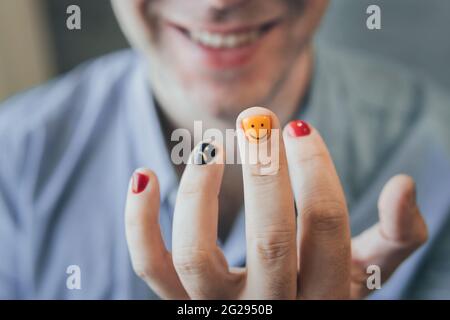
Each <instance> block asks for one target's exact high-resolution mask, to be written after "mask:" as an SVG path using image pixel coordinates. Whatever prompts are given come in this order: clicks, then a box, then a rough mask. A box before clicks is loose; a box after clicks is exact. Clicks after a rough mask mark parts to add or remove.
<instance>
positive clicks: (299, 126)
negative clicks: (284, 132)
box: [288, 120, 311, 138]
mask: <svg viewBox="0 0 450 320" xmlns="http://www.w3.org/2000/svg"><path fill="white" fill-rule="evenodd" d="M288 133H289V135H290V136H291V137H296V138H297V137H304V136H307V135H309V134H310V133H311V128H310V127H309V125H308V123H306V122H305V121H302V120H295V121H292V122H291V123H289V125H288Z"/></svg>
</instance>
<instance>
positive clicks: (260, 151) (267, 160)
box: [236, 107, 297, 299]
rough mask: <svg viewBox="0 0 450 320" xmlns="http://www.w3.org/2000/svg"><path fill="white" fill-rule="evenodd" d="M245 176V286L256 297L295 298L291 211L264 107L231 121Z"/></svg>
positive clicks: (275, 130) (271, 120) (277, 138)
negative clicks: (236, 135) (233, 121)
mask: <svg viewBox="0 0 450 320" xmlns="http://www.w3.org/2000/svg"><path fill="white" fill-rule="evenodd" d="M236 127H237V132H238V141H239V148H240V153H241V161H242V172H243V179H244V198H245V219H246V236H247V269H248V270H247V273H248V274H247V288H248V289H247V290H248V294H249V296H252V297H255V296H257V297H258V298H264V297H267V298H269V297H272V298H273V297H275V298H280V299H289V298H295V295H296V292H297V283H296V282H297V280H296V279H297V262H296V261H297V253H296V235H295V234H296V227H295V209H294V199H293V195H292V190H291V185H290V181H289V174H288V168H287V161H286V155H285V150H284V144H283V140H282V137H281V134H280V125H279V120H278V118H277V117H276V115H275V114H274V113H273V112H271V111H270V110H268V109H265V108H260V107H254V108H250V109H247V110H245V111H244V112H242V113H241V114H240V115H239V117H238V119H237V123H236Z"/></svg>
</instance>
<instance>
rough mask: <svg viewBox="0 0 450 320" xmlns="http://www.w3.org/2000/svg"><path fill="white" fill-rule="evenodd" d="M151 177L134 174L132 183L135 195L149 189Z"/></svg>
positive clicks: (138, 173)
mask: <svg viewBox="0 0 450 320" xmlns="http://www.w3.org/2000/svg"><path fill="white" fill-rule="evenodd" d="M149 180H150V179H149V177H148V176H146V175H145V174H143V173H140V172H135V173H134V174H133V181H132V183H131V184H132V190H133V193H136V194H138V193H141V192H142V191H144V190H145V188H146V187H147V184H148V181H149Z"/></svg>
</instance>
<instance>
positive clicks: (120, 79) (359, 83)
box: [0, 45, 450, 299]
mask: <svg viewBox="0 0 450 320" xmlns="http://www.w3.org/2000/svg"><path fill="white" fill-rule="evenodd" d="M145 70H148V69H147V66H146V62H145V59H144V58H143V57H141V56H140V55H139V54H138V53H136V52H134V51H132V50H126V51H121V52H118V53H114V54H110V55H108V56H105V57H102V58H99V59H96V60H94V61H91V62H88V63H86V64H83V65H82V66H80V67H78V68H76V69H75V70H74V71H72V72H70V73H68V74H66V75H64V76H62V77H59V78H58V79H56V80H54V81H52V82H50V83H48V84H45V85H43V86H40V87H37V88H35V89H32V90H30V91H28V92H26V93H23V94H21V95H19V96H16V97H14V98H12V99H10V100H8V101H6V102H4V103H3V104H2V106H1V107H0V257H1V259H0V298H23V299H54V298H57V299H147V298H149V299H151V298H157V296H156V295H155V294H154V293H152V291H151V290H150V289H149V288H148V287H147V286H146V284H145V283H144V282H143V281H142V280H140V279H139V278H138V277H137V276H136V275H135V274H134V272H133V270H132V266H131V262H130V258H129V252H128V249H127V245H126V240H125V232H124V206H125V200H126V193H127V186H128V183H129V178H130V176H131V174H132V173H133V171H134V170H135V169H136V168H138V167H148V168H151V169H152V170H154V171H155V172H156V174H157V175H158V177H159V180H160V185H161V186H160V187H161V213H160V217H161V218H160V220H161V229H162V233H163V237H164V240H165V242H166V245H167V247H168V249H169V250H170V247H171V225H172V214H173V208H174V199H175V196H176V192H177V185H178V179H177V175H176V174H175V171H174V169H173V167H172V164H171V160H170V156H169V152H168V150H167V147H166V141H165V138H164V135H163V134H162V128H161V124H160V122H159V119H158V113H157V110H156V109H155V105H154V103H153V98H152V93H151V88H150V85H149V84H148V82H147V80H146V79H147V77H146V74H145ZM449 102H450V99H449V97H448V96H447V95H446V93H445V92H444V90H442V89H439V88H438V86H437V85H434V84H433V83H432V82H431V81H429V80H427V79H426V78H425V77H417V76H415V74H414V73H412V72H410V71H408V70H406V69H404V68H401V67H398V66H396V65H394V64H391V63H388V62H386V61H380V60H377V59H373V58H368V57H366V56H365V55H363V54H360V53H353V52H349V51H347V50H343V49H336V48H332V47H329V46H326V45H318V46H317V50H316V59H315V65H314V77H313V80H312V82H311V85H310V91H309V100H308V106H307V107H306V108H301V109H300V110H299V114H298V115H297V116H299V117H300V116H301V117H302V118H303V119H305V120H307V121H309V122H310V123H312V124H313V125H314V126H315V127H316V128H318V130H319V131H320V132H321V134H322V136H323V137H324V140H325V142H326V143H327V145H328V147H329V150H330V153H331V155H332V157H333V159H334V162H335V165H336V168H337V171H338V174H339V176H340V178H341V181H342V185H343V188H344V190H345V193H346V197H347V201H348V206H349V211H350V219H351V229H352V233H353V235H357V234H359V233H360V232H362V231H363V230H365V229H366V228H369V227H370V226H371V225H373V224H374V223H376V222H377V220H378V213H377V209H376V202H377V198H378V196H379V194H380V191H381V189H382V187H383V185H384V184H385V183H386V182H387V180H388V179H389V178H390V177H391V176H393V175H395V174H397V173H406V174H409V175H411V176H413V177H414V178H415V180H416V182H417V188H418V202H419V205H420V208H421V210H422V212H423V214H424V217H425V219H426V221H427V224H428V226H429V231H430V239H429V241H428V243H427V244H426V245H425V246H423V247H422V248H421V249H420V250H418V251H417V252H416V253H415V254H414V255H413V256H412V257H410V258H409V259H408V260H407V261H406V262H405V263H403V264H402V266H401V267H400V268H399V269H398V270H397V271H396V272H395V274H394V275H393V277H392V278H391V279H390V281H389V282H388V283H387V284H385V285H383V287H382V289H381V290H377V291H376V292H374V294H373V295H372V296H371V298H373V299H379V298H389V299H401V298H450V259H448V256H449V255H450V129H449V128H450V126H449V125H448V123H449V121H450V103H449ZM221 245H222V247H223V250H224V252H225V255H226V258H227V260H228V262H229V263H230V265H244V264H245V255H246V253H245V231H244V216H243V213H241V214H240V215H239V217H238V218H237V220H236V222H235V223H234V226H233V228H232V231H231V233H230V235H229V236H228V238H227V241H226V242H225V243H223V244H221ZM71 266H77V268H79V271H80V273H79V275H80V281H81V288H80V289H71V288H70V286H68V284H67V281H68V279H69V278H70V275H71V270H72V269H71V268H73V267H71Z"/></svg>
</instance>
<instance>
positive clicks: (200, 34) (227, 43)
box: [189, 30, 261, 49]
mask: <svg viewBox="0 0 450 320" xmlns="http://www.w3.org/2000/svg"><path fill="white" fill-rule="evenodd" d="M189 35H190V37H191V39H192V40H193V41H195V42H197V43H199V44H201V45H204V46H207V47H212V48H217V49H222V48H228V49H231V48H237V47H242V46H245V45H248V44H251V43H252V42H254V41H256V40H257V39H258V38H259V37H260V35H261V33H260V32H259V31H257V30H252V31H249V32H240V33H230V34H220V33H211V32H208V31H192V32H190V34H189Z"/></svg>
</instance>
